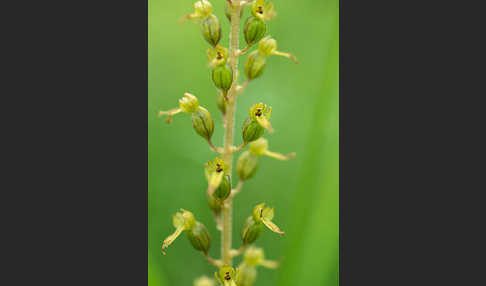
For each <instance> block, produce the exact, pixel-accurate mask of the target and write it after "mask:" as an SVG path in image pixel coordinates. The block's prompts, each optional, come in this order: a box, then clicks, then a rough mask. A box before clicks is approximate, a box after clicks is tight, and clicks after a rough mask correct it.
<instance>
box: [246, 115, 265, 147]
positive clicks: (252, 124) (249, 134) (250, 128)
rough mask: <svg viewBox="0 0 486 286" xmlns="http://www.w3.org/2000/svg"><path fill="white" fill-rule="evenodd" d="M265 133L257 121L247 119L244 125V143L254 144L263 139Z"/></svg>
mask: <svg viewBox="0 0 486 286" xmlns="http://www.w3.org/2000/svg"><path fill="white" fill-rule="evenodd" d="M264 132H265V128H263V127H262V126H261V125H260V124H259V123H258V122H257V121H256V120H252V119H251V118H247V119H246V120H245V122H244V123H243V133H242V134H243V141H244V142H252V141H255V140H257V139H258V138H260V137H262V135H263V133H264Z"/></svg>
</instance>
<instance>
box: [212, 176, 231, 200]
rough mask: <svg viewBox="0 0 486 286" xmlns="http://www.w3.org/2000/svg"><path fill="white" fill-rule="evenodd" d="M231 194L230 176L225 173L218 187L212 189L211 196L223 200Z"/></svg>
mask: <svg viewBox="0 0 486 286" xmlns="http://www.w3.org/2000/svg"><path fill="white" fill-rule="evenodd" d="M230 194H231V178H230V176H229V175H225V176H224V177H223V180H221V184H219V187H218V188H217V189H216V190H214V193H213V196H214V197H215V198H217V199H220V200H225V199H227V198H228V197H229V195H230Z"/></svg>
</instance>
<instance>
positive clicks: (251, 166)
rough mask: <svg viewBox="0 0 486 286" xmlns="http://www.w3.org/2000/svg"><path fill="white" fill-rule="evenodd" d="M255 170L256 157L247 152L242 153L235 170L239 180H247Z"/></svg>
mask: <svg viewBox="0 0 486 286" xmlns="http://www.w3.org/2000/svg"><path fill="white" fill-rule="evenodd" d="M250 147H251V145H250ZM257 168H258V157H257V156H255V155H254V154H252V153H250V152H248V151H245V152H243V153H242V154H241V155H240V157H239V158H238V162H237V163H236V170H237V172H238V176H239V177H240V179H241V180H248V179H250V178H251V177H253V175H254V174H255V172H256V170H257Z"/></svg>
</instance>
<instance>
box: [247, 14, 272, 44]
mask: <svg viewBox="0 0 486 286" xmlns="http://www.w3.org/2000/svg"><path fill="white" fill-rule="evenodd" d="M266 31H267V24H265V22H264V21H263V20H262V19H260V18H257V17H252V16H250V17H248V19H246V22H245V27H244V28H243V34H244V35H245V41H246V43H247V44H248V46H252V45H254V44H256V43H258V41H260V40H261V39H262V38H263V36H264V35H265V32H266Z"/></svg>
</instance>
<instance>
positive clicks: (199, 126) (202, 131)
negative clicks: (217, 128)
mask: <svg viewBox="0 0 486 286" xmlns="http://www.w3.org/2000/svg"><path fill="white" fill-rule="evenodd" d="M192 126H193V127H194V130H196V132H197V134H199V135H200V136H201V137H203V138H204V139H206V140H209V139H211V136H213V131H214V122H213V118H212V117H211V114H210V113H209V111H207V110H206V108H204V107H202V106H199V107H198V108H197V109H196V111H195V112H194V113H193V114H192Z"/></svg>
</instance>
